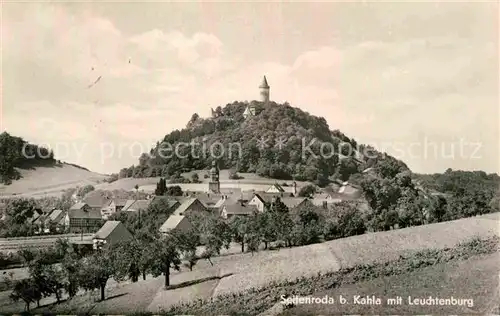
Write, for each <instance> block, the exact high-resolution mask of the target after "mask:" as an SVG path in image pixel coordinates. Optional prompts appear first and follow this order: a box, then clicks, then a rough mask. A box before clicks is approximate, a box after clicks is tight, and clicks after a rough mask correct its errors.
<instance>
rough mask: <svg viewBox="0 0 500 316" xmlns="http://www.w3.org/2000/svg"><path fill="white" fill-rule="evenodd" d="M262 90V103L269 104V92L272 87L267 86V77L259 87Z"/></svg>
mask: <svg viewBox="0 0 500 316" xmlns="http://www.w3.org/2000/svg"><path fill="white" fill-rule="evenodd" d="M259 89H260V101H262V102H264V103H267V102H269V90H270V89H271V87H270V86H269V85H268V84H267V79H266V76H264V79H262V83H261V84H260V86H259Z"/></svg>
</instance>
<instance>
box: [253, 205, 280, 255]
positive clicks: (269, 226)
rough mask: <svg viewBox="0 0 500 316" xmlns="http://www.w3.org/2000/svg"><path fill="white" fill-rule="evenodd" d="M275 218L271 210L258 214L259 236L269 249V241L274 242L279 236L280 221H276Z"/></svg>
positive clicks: (265, 247)
mask: <svg viewBox="0 0 500 316" xmlns="http://www.w3.org/2000/svg"><path fill="white" fill-rule="evenodd" d="M274 219H275V218H274V217H273V216H272V213H271V212H263V213H259V214H257V215H256V221H257V226H258V231H259V236H260V237H261V238H262V241H263V242H264V249H267V247H268V243H269V242H273V241H275V240H276V238H277V233H276V227H278V226H279V225H280V223H277V222H274Z"/></svg>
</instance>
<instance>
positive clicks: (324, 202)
mask: <svg viewBox="0 0 500 316" xmlns="http://www.w3.org/2000/svg"><path fill="white" fill-rule="evenodd" d="M340 202H342V200H341V199H334V198H329V199H319V198H314V199H312V200H311V203H312V204H313V205H314V206H317V207H321V208H324V209H328V208H329V207H330V206H331V205H332V204H335V203H340Z"/></svg>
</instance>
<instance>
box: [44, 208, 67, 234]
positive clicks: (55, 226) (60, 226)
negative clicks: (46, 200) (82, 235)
mask: <svg viewBox="0 0 500 316" xmlns="http://www.w3.org/2000/svg"><path fill="white" fill-rule="evenodd" d="M65 216H66V213H65V212H64V211H63V210H53V211H52V212H50V214H49V215H48V216H44V220H43V227H44V230H43V232H44V233H50V232H51V230H55V231H56V232H61V231H64V229H65V227H66V222H65V220H64V219H65Z"/></svg>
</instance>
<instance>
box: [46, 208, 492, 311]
mask: <svg viewBox="0 0 500 316" xmlns="http://www.w3.org/2000/svg"><path fill="white" fill-rule="evenodd" d="M499 220H500V215H499V214H490V215H486V216H482V217H477V218H469V219H461V220H457V221H452V222H446V223H440V224H432V225H426V226H421V227H413V228H408V229H402V230H397V231H389V232H382V233H376V234H367V235H362V236H356V237H350V238H344V239H339V240H335V241H331V242H327V243H323V244H317V245H311V246H304V247H297V248H292V249H282V250H279V251H265V252H264V251H263V252H259V253H257V254H255V255H253V256H252V255H251V254H238V255H230V256H224V257H219V258H214V259H213V260H212V261H213V262H214V267H211V266H210V264H209V263H208V262H207V261H205V260H203V261H200V262H199V263H198V265H197V266H195V268H194V269H195V271H193V272H188V271H183V272H181V273H180V274H176V276H175V277H173V278H172V284H178V283H180V282H184V281H187V280H190V279H193V278H194V279H199V278H202V277H208V276H213V275H218V276H221V275H223V274H227V273H234V274H233V275H232V276H230V277H226V278H223V279H221V280H218V281H209V282H204V283H200V284H197V285H192V286H189V287H184V288H180V289H176V290H168V291H164V290H162V289H161V284H162V282H163V278H162V277H160V278H158V279H156V280H157V281H145V283H144V282H139V283H138V284H134V285H125V286H123V287H121V288H120V292H117V291H114V290H111V291H110V293H109V294H110V295H117V294H120V293H128V294H127V295H124V296H120V297H116V298H113V299H112V300H110V301H105V302H100V303H89V302H88V298H86V297H85V298H84V297H82V298H77V299H75V300H74V302H71V303H70V304H63V305H61V306H58V307H57V309H56V310H54V311H52V312H64V313H68V311H72V312H71V313H75V312H79V311H82V310H81V308H80V306H81V304H84V305H85V304H87V305H88V304H91V305H95V307H94V308H95V309H93V310H92V311H93V312H100V313H107V314H116V313H117V312H118V311H117V310H114V308H116V306H120V312H121V311H122V310H125V311H126V310H128V309H130V310H138V309H137V308H138V306H141V307H143V309H139V310H142V311H146V310H149V311H150V312H153V313H157V312H158V311H159V310H161V309H168V307H170V306H172V305H173V304H176V303H178V302H180V301H181V300H182V301H184V300H187V299H189V300H197V299H200V298H207V297H211V296H214V295H216V294H223V293H228V292H233V293H234V292H240V291H242V290H245V289H249V288H252V287H259V286H262V285H264V284H266V283H268V282H269V281H271V280H272V279H275V280H285V279H288V280H291V279H295V278H298V277H301V276H303V275H307V274H309V275H313V274H317V272H319V271H336V270H338V269H339V266H340V265H339V263H341V265H342V266H344V267H345V266H349V265H351V264H356V263H358V262H360V260H361V261H362V262H369V261H373V260H377V259H384V260H387V259H390V258H392V257H394V256H399V255H400V254H402V253H404V252H406V251H407V250H419V249H420V250H421V249H426V248H438V249H439V248H445V247H450V246H454V245H456V244H457V243H459V242H462V241H465V240H468V239H470V238H471V237H473V236H480V237H488V236H492V235H500V232H499V231H498V225H499ZM452 232H453V233H452ZM410 236H413V238H410ZM416 241H418V242H416ZM349 249H350V252H348V251H347V250H349ZM328 251H331V253H328ZM339 254H343V256H342V257H340V256H339ZM335 257H340V260H336V258H335ZM325 258H328V259H325ZM346 258H354V259H350V261H348V260H346ZM356 258H357V259H356ZM150 282H152V283H154V285H149V284H150ZM139 284H143V287H144V288H146V287H149V286H152V287H155V286H156V285H157V284H159V285H160V286H159V287H156V292H155V291H154V290H153V289H150V290H147V293H148V295H147V296H146V295H143V291H146V290H145V289H144V290H143V289H142V287H141V286H140V285H139ZM151 293H153V294H151ZM154 293H156V294H154ZM132 297H133V298H134V299H133V300H132V299H131V298H132ZM138 302H140V304H139V303H138ZM144 306H147V307H144Z"/></svg>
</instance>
